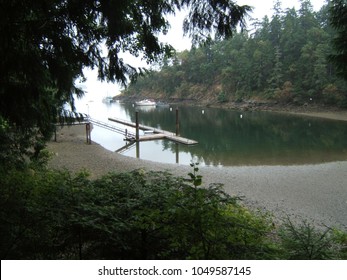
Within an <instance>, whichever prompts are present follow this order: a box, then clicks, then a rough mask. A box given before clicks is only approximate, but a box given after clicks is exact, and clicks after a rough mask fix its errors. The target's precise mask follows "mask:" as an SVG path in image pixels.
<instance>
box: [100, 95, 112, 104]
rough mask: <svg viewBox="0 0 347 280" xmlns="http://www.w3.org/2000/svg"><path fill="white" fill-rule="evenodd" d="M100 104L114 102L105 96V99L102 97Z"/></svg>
mask: <svg viewBox="0 0 347 280" xmlns="http://www.w3.org/2000/svg"><path fill="white" fill-rule="evenodd" d="M102 102H104V103H113V102H114V100H113V97H111V96H107V97H104V98H103V99H102Z"/></svg>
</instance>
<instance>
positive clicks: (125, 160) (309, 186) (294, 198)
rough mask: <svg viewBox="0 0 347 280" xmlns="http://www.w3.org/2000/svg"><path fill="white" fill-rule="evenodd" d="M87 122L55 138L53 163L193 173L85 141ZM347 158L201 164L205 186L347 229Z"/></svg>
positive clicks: (100, 171) (97, 170) (280, 214)
mask: <svg viewBox="0 0 347 280" xmlns="http://www.w3.org/2000/svg"><path fill="white" fill-rule="evenodd" d="M342 120H344V119H342ZM85 140H86V139H85V127H84V126H83V125H81V126H72V127H64V128H62V129H61V130H60V131H59V132H58V138H57V142H52V141H51V142H49V143H48V145H47V148H48V150H49V151H50V152H51V153H52V155H53V156H52V159H51V160H50V161H49V167H50V168H53V169H62V168H65V169H68V170H70V171H72V172H78V171H81V170H83V169H84V170H87V171H89V172H90V177H91V179H95V178H98V177H100V176H102V175H104V174H106V173H108V172H117V173H119V172H128V171H132V170H134V169H144V170H147V171H149V170H152V171H168V172H169V173H171V174H173V175H174V176H181V177H187V174H188V173H189V172H191V167H190V166H186V165H179V164H168V163H158V162H152V161H148V160H142V159H136V158H131V157H127V156H123V155H120V154H117V153H114V152H111V151H109V150H106V149H105V148H103V147H102V146H101V145H99V144H97V143H94V142H93V143H92V144H91V145H87V144H86V143H85ZM346 171H347V161H341V162H330V163H321V164H314V165H290V166H280V165H278V166H230V167H222V168H220V167H212V166H204V167H199V174H200V175H202V176H203V185H204V186H208V185H209V184H211V183H221V184H223V185H224V190H225V191H226V192H227V193H229V194H230V195H235V196H241V197H243V198H244V200H243V203H244V204H245V205H246V206H248V207H250V208H251V209H260V210H261V211H269V212H270V213H272V214H273V215H274V218H275V219H277V220H280V219H282V218H285V217H287V216H288V217H290V218H291V219H293V220H297V221H299V220H308V221H312V222H314V223H315V224H316V225H323V226H328V227H338V228H341V229H344V230H347V184H346V179H345V174H346Z"/></svg>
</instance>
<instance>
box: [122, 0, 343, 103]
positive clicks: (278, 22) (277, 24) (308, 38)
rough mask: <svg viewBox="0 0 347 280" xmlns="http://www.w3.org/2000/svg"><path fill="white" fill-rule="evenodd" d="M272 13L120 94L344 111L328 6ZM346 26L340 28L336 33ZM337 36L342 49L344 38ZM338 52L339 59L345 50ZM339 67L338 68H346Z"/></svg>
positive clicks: (277, 7)
mask: <svg viewBox="0 0 347 280" xmlns="http://www.w3.org/2000/svg"><path fill="white" fill-rule="evenodd" d="M274 9H275V13H274V15H273V16H272V18H271V19H269V18H268V17H264V18H263V19H262V20H261V21H256V20H254V21H252V22H251V24H250V25H251V26H252V29H251V30H249V31H248V32H242V33H237V34H236V35H235V36H233V38H232V39H230V40H225V41H214V42H211V44H209V45H203V46H201V47H200V48H193V49H192V50H191V51H184V52H182V53H178V54H177V56H176V58H175V59H173V60H171V61H166V64H163V65H162V66H161V69H160V71H152V72H151V73H150V74H149V75H148V76H146V77H143V78H141V79H139V80H138V81H137V82H136V83H135V82H134V83H132V84H131V85H130V86H129V88H128V89H127V90H126V91H125V94H128V95H136V94H142V95H146V96H153V97H160V98H186V99H189V98H192V99H198V100H200V101H201V102H225V101H228V100H229V101H241V100H249V99H265V100H268V99H270V100H275V101H277V102H283V103H288V102H293V103H297V104H305V103H310V102H318V103H324V104H332V105H338V106H344V107H345V106H347V83H346V81H344V80H343V79H342V78H339V77H338V76H337V75H336V69H335V66H334V65H333V64H332V63H331V62H330V60H329V54H332V53H334V52H335V49H334V48H333V47H334V46H333V45H332V40H333V38H335V36H336V35H337V34H336V30H335V29H333V28H332V26H331V25H330V24H329V18H330V17H329V5H326V6H323V7H322V8H321V10H320V11H319V12H314V11H313V9H312V5H311V3H310V1H306V0H305V1H301V7H300V9H299V10H296V9H294V8H292V9H287V10H286V11H283V10H282V9H281V6H280V2H277V3H276V4H275V6H274ZM336 18H339V14H337V15H336ZM345 18H346V17H345V16H344V17H341V18H340V21H343V19H345ZM345 26H346V25H345V23H344V22H342V23H341V24H340V30H341V32H345V30H346V28H345ZM342 34H344V33H341V35H340V41H341V43H342V42H345V38H346V36H343V35H342ZM340 47H341V48H340V53H341V55H342V54H344V53H345V50H346V47H345V46H340ZM338 59H340V58H338ZM344 61H345V60H340V62H341V63H340V64H341V65H344V66H345V65H346V63H344Z"/></svg>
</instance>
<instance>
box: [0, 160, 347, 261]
mask: <svg viewBox="0 0 347 280" xmlns="http://www.w3.org/2000/svg"><path fill="white" fill-rule="evenodd" d="M193 168H194V169H193V172H192V173H190V174H189V179H184V178H179V177H174V176H172V175H171V174H169V173H166V172H146V171H144V170H135V171H133V172H130V173H119V174H116V173H110V174H108V175H105V176H104V177H102V178H100V179H97V180H94V181H92V180H89V179H88V177H87V174H86V173H85V172H82V173H80V174H77V175H75V176H73V175H72V174H71V173H69V172H68V171H52V170H47V169H45V168H44V169H42V168H41V169H40V168H35V169H33V168H31V169H30V168H28V169H26V171H25V172H23V171H20V172H19V171H16V170H6V171H5V170H1V176H0V183H1V189H0V203H1V211H0V228H1V237H0V239H1V240H0V244H1V245H0V255H1V259H277V258H304V259H305V258H306V259H312V258H313V259H314V258H318V259H322V258H323V259H325V258H328V259H330V258H345V257H346V255H345V253H346V252H344V251H343V245H346V234H344V233H343V232H340V231H336V232H332V231H331V230H328V233H327V232H326V233H324V235H323V234H321V233H319V231H317V230H316V229H314V228H312V226H310V227H309V229H310V231H309V234H307V231H306V229H307V228H308V227H305V228H304V230H302V229H299V230H298V229H297V228H296V227H295V226H293V225H292V224H290V225H291V228H290V230H288V229H286V228H283V230H282V231H281V235H278V234H277V229H276V228H275V227H274V226H273V224H272V222H271V220H270V219H269V216H267V215H264V214H260V213H253V212H250V211H249V210H247V209H246V208H244V207H243V206H241V205H240V203H239V202H238V200H239V198H237V197H231V196H229V195H227V194H226V193H225V192H223V191H222V186H221V185H219V184H212V185H210V186H205V187H202V185H201V184H202V181H201V179H202V178H201V176H199V175H198V173H197V172H198V168H197V166H193ZM298 234H300V235H301V236H302V238H299V239H298V238H297V235H298ZM277 235H278V236H283V242H282V241H277V240H281V239H278V238H276V236H277ZM312 236H313V238H316V237H315V236H318V237H319V238H317V239H313V240H312ZM311 241H312V242H311ZM310 242H311V243H310ZM311 244H313V245H312V248H313V249H314V250H315V251H314V254H309V253H307V252H306V251H305V250H304V249H302V248H307V247H308V246H309V248H311ZM322 244H324V246H321V245H322ZM287 248H288V250H287ZM289 249H290V250H289ZM298 252H299V253H298Z"/></svg>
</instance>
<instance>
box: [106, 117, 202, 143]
mask: <svg viewBox="0 0 347 280" xmlns="http://www.w3.org/2000/svg"><path fill="white" fill-rule="evenodd" d="M108 120H109V121H112V122H116V123H120V124H123V125H126V126H130V127H134V128H136V123H133V122H129V121H126V120H122V119H118V118H108ZM139 129H141V130H150V131H153V134H152V135H144V136H141V137H140V138H139V141H150V140H156V139H164V138H166V139H168V140H171V141H174V142H177V143H180V144H184V145H196V144H198V142H197V141H195V140H192V139H188V138H184V137H181V136H177V135H176V134H175V133H173V132H171V131H167V130H162V129H158V128H155V127H151V126H147V125H142V124H139Z"/></svg>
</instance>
